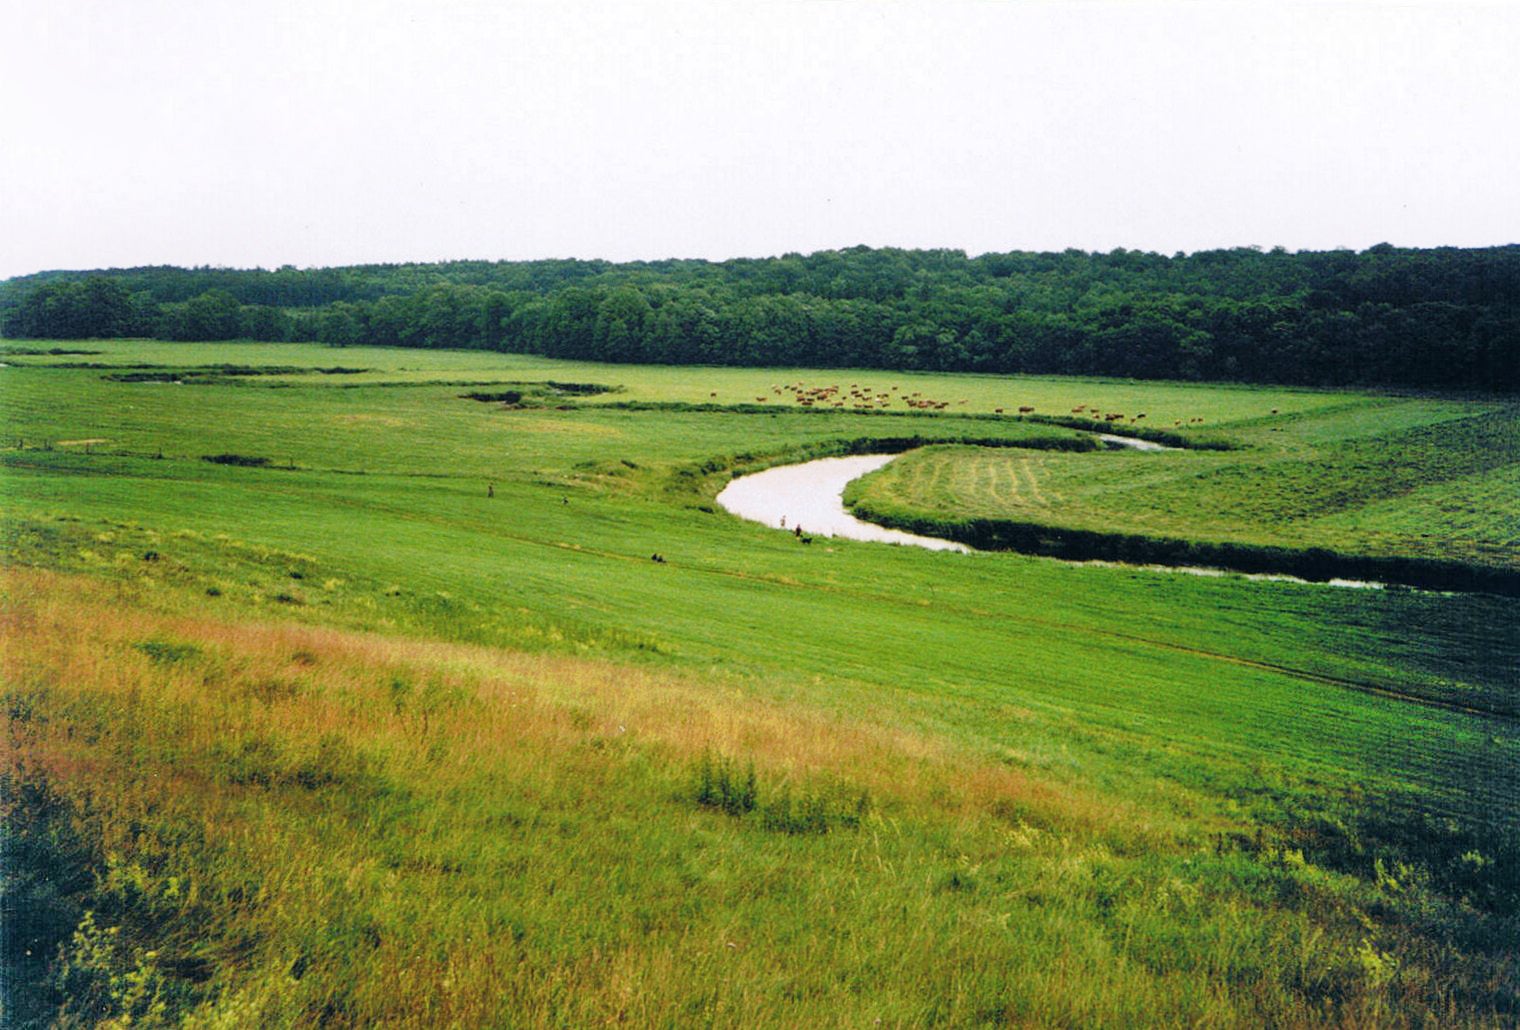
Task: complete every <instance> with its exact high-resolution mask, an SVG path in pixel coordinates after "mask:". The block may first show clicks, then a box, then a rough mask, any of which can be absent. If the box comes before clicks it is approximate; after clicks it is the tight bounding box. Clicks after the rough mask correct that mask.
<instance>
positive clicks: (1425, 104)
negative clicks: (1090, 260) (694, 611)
mask: <svg viewBox="0 0 1520 1030" xmlns="http://www.w3.org/2000/svg"><path fill="white" fill-rule="evenodd" d="M0 10H3V11H4V19H3V22H4V24H5V26H6V31H5V42H4V46H3V50H4V59H3V60H0V96H3V97H4V101H5V103H4V115H3V129H0V277H8V276H12V275H18V274H25V273H29V272H34V271H39V270H43V269H55V268H74V269H79V268H98V267H99V268H103V267H121V266H132V265H144V264H178V265H202V264H205V265H219V266H231V267H266V268H272V267H277V266H280V265H285V264H292V265H297V266H301V267H310V266H319V265H337V264H351V263H358V262H384V261H431V260H447V259H454V258H473V259H491V260H499V259H530V258H546V257H579V258H607V259H612V260H630V259H646V258H663V257H705V258H711V259H722V258H728V257H738V256H765V255H772V254H782V253H788V252H802V253H807V252H811V251H815V250H821V249H828V248H837V247H846V246H853V245H856V244H861V243H864V244H868V245H872V246H898V247H950V248H957V249H962V250H965V251H967V252H968V253H971V254H979V253H984V252H987V251H1006V250H1062V249H1065V248H1067V247H1077V248H1081V249H1084V250H1100V251H1107V250H1111V249H1113V248H1115V247H1126V248H1132V249H1140V250H1151V251H1158V252H1161V253H1168V254H1170V253H1173V252H1176V251H1189V252H1191V251H1196V250H1202V249H1208V248H1212V247H1229V246H1261V247H1273V246H1284V247H1287V248H1288V249H1290V250H1300V249H1327V248H1334V247H1352V248H1357V249H1361V248H1364V247H1367V246H1371V245H1372V244H1375V243H1379V242H1385V241H1386V242H1392V243H1395V244H1397V245H1400V246H1438V245H1455V246H1485V245H1492V244H1503V243H1513V242H1520V131H1517V130H1520V61H1517V59H1516V55H1517V54H1520V4H1508V3H1487V4H1479V3H1457V2H1442V0H1419V2H1406V3H1378V2H1352V3H1329V2H1314V3H1272V4H1267V3H1257V2H1251V0H1246V2H1232V0H1217V2H1207V3H1201V2H1189V3H1136V2H1130V3H1099V2H1076V3H1038V2H1015V3H1005V4H995V3H957V2H953V0H950V2H932V3H930V2H911V0H904V2H897V3H795V2H794V3H779V2H769V3H749V2H743V0H719V2H711V3H640V2H616V3H577V2H573V0H555V2H549V3H524V2H495V3H488V2H466V0H417V2H400V0H397V2H391V0H365V2H358V0H347V2H340V0H327V2H324V0H302V2H299V3H280V2H258V0H244V2H234V0H196V2H159V0H131V2H129V3H123V2H121V0H0Z"/></svg>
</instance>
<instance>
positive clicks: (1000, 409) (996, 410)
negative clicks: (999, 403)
mask: <svg viewBox="0 0 1520 1030" xmlns="http://www.w3.org/2000/svg"><path fill="white" fill-rule="evenodd" d="M992 410H993V412H994V413H995V414H998V415H1001V414H1002V413H1003V409H1002V408H993V409H992Z"/></svg>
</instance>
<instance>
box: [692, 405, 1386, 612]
mask: <svg viewBox="0 0 1520 1030" xmlns="http://www.w3.org/2000/svg"><path fill="white" fill-rule="evenodd" d="M1100 439H1102V440H1103V442H1104V443H1106V444H1108V445H1109V446H1111V447H1133V448H1134V449H1136V450H1143V451H1168V450H1173V449H1174V448H1171V447H1163V446H1162V445H1160V444H1156V443H1151V442H1150V441H1148V440H1137V439H1134V438H1132V437H1124V436H1109V435H1107V434H1102V435H1100ZM896 457H897V455H896V454H855V455H849V456H847V457H843V458H817V459H815V460H813V461H805V462H802V463H800V464H797V465H779V466H777V467H775V468H769V469H765V470H764V471H762V472H755V473H753V474H751V475H748V476H740V477H739V478H738V479H735V480H733V481H732V482H730V483H729V484H728V486H726V487H724V488H723V490H722V491H721V492H719V494H718V497H717V501H718V504H719V505H720V506H721V507H722V508H723V509H724V510H726V511H729V512H731V513H733V514H734V515H737V516H739V517H740V518H742V519H748V520H749V521H751V522H759V523H761V524H762V525H766V526H770V527H772V528H773V529H784V530H786V531H787V532H792V533H795V532H796V531H797V530H798V529H799V528H800V529H801V531H802V533H803V534H804V535H806V536H828V537H840V538H842V539H846V540H865V541H869V542H874V543H883V544H902V545H906V546H910V547H923V548H927V549H928V550H931V551H956V552H959V553H961V554H971V553H973V549H972V548H970V547H967V546H966V545H965V544H962V543H959V542H957V541H954V540H942V539H940V538H938V537H931V536H920V535H918V534H916V533H906V532H903V531H902V530H899V529H888V528H887V527H886V526H878V525H876V524H875V523H873V522H866V521H864V520H862V519H857V518H856V517H855V516H854V515H852V514H851V513H850V511H849V509H847V508H846V507H845V506H844V489H845V487H846V486H848V485H849V483H850V482H851V481H852V480H855V479H858V478H860V477H861V476H863V475H865V474H866V473H867V472H874V471H876V470H877V469H879V468H881V467H882V466H883V465H886V464H887V463H888V462H890V461H892V460H893V459H894V458H896ZM1049 560H1051V561H1062V560H1065V559H1055V558H1052V559H1049ZM1072 564H1078V565H1106V566H1122V567H1124V568H1136V569H1148V570H1152V571H1156V572H1177V573H1185V574H1188V575H1193V576H1243V577H1244V578H1246V579H1256V580H1275V581H1279V582H1286V583H1310V582H1315V581H1311V580H1307V579H1302V578H1300V577H1298V576H1289V575H1283V574H1279V573H1259V572H1234V571H1231V570H1229V569H1218V568H1208V567H1202V566H1189V565H1124V564H1123V563H1120V562H1111V561H1086V562H1073V563H1072ZM1316 585H1319V586H1337V587H1353V588H1360V589H1381V588H1382V587H1383V585H1384V584H1382V583H1373V582H1368V581H1365V580H1353V579H1331V580H1325V581H1320V582H1317V583H1316Z"/></svg>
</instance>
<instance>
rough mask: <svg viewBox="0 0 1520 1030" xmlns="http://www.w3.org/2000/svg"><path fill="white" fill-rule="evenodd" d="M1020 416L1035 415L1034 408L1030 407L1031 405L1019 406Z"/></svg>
mask: <svg viewBox="0 0 1520 1030" xmlns="http://www.w3.org/2000/svg"><path fill="white" fill-rule="evenodd" d="M1019 414H1020V415H1032V414H1034V407H1033V406H1032V405H1029V404H1021V405H1019Z"/></svg>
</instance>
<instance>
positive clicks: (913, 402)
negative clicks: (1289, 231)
mask: <svg viewBox="0 0 1520 1030" xmlns="http://www.w3.org/2000/svg"><path fill="white" fill-rule="evenodd" d="M708 396H709V397H717V396H718V394H717V393H716V391H715V392H713V393H710V394H708ZM788 396H790V398H791V399H792V400H793V401H794V402H796V403H797V404H798V405H800V406H802V407H804V408H818V407H827V408H849V409H851V410H853V411H887V410H889V409H891V408H892V407H893V406H894V405H895V406H898V407H905V408H909V409H912V410H916V411H944V410H945V409H946V408H948V407H950V403H951V402H950V401H942V400H937V399H935V398H933V397H925V396H924V394H923V392H922V391H917V390H915V391H914V392H912V393H905V392H904V391H903V390H902V388H901V387H898V386H893V387H889V388H888V389H887V391H886V392H885V393H883V392H880V391H878V390H876V389H874V388H873V387H870V386H864V385H862V384H860V383H851V384H850V385H849V386H848V387H843V386H839V385H837V384H831V385H829V386H808V385H807V384H806V383H802V382H796V383H784V384H782V385H779V386H772V387H771V392H770V393H769V394H761V395H760V396H758V397H756V398H755V403H756V404H765V403H768V402H769V401H770V400H771V399H772V398H773V397H779V398H781V399H782V400H785V399H786V398H787V397H788ZM955 403H956V404H957V405H963V404H969V403H970V401H969V400H967V399H964V398H963V399H961V400H958V401H956V402H955ZM992 410H993V412H994V413H996V414H998V415H1002V414H1004V413H1005V411H1006V409H1004V408H994V409H992ZM1016 410H1017V412H1018V414H1019V415H1033V414H1034V413H1035V409H1034V406H1033V405H1030V404H1023V405H1020V406H1019V407H1018V408H1017V409H1016ZM1071 413H1072V414H1073V415H1075V416H1077V417H1078V418H1085V419H1091V420H1092V421H1094V422H1106V423H1114V422H1128V423H1129V424H1130V425H1134V424H1135V423H1137V422H1141V421H1143V420H1144V419H1145V417H1146V415H1145V412H1143V411H1142V412H1139V413H1138V414H1135V415H1128V414H1126V413H1124V412H1122V411H1104V410H1103V408H1102V407H1101V406H1099V405H1097V404H1078V405H1077V406H1076V407H1075V408H1072V409H1071ZM1272 414H1274V415H1276V414H1277V409H1276V408H1273V409H1272ZM1184 421H1186V423H1187V424H1188V425H1198V424H1200V423H1202V422H1203V419H1202V418H1200V417H1196V416H1195V417H1193V418H1189V419H1186V420H1183V419H1180V418H1179V419H1177V420H1176V421H1175V422H1173V423H1172V424H1173V425H1174V426H1181V425H1183V424H1184Z"/></svg>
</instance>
